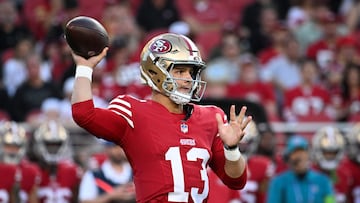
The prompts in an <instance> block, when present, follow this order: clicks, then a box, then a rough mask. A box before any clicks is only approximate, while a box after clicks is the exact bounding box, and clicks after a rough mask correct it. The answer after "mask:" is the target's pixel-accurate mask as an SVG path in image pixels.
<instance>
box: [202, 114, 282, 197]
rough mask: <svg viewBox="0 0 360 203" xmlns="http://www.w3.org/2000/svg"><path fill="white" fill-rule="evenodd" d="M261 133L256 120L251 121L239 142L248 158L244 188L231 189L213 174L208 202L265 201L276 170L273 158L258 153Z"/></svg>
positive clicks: (241, 149)
mask: <svg viewBox="0 0 360 203" xmlns="http://www.w3.org/2000/svg"><path fill="white" fill-rule="evenodd" d="M259 141H260V134H259V131H258V129H257V125H256V124H255V122H253V121H251V122H250V123H249V124H248V126H247V127H246V128H245V136H244V138H243V139H242V140H241V141H240V143H239V148H240V151H241V153H242V154H243V155H244V156H245V157H246V158H247V163H248V170H249V173H248V180H247V183H246V185H245V187H244V189H242V190H240V191H234V190H230V189H228V188H226V187H224V184H223V183H222V182H221V181H220V180H219V178H217V177H216V176H215V175H211V176H210V177H211V179H210V194H209V201H208V203H218V202H224V203H226V202H231V203H235V202H240V203H263V202H265V199H266V198H265V197H266V191H267V185H268V182H269V180H270V178H271V177H272V176H273V174H274V172H275V168H274V164H273V163H272V161H271V159H270V158H268V157H266V156H262V155H257V154H255V152H256V151H257V148H258V145H259Z"/></svg>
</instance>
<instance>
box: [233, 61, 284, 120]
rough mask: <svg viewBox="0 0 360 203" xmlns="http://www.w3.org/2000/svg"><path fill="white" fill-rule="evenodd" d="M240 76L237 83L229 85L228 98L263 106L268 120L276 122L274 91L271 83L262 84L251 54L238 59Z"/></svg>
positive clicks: (256, 64)
mask: <svg viewBox="0 0 360 203" xmlns="http://www.w3.org/2000/svg"><path fill="white" fill-rule="evenodd" d="M238 66H240V68H239V69H241V74H240V77H239V80H238V82H237V83H233V84H229V85H228V88H227V95H226V96H227V97H228V98H239V99H245V100H248V101H251V102H255V103H258V104H262V105H264V108H265V109H266V113H267V115H268V117H269V119H270V120H278V117H279V116H278V111H277V106H276V98H275V91H274V88H273V86H272V84H271V83H269V82H267V83H266V82H262V81H260V78H259V64H258V62H257V60H256V58H255V57H254V56H252V55H251V54H244V55H243V56H241V57H240V62H239V65H238Z"/></svg>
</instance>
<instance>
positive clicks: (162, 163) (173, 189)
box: [72, 96, 246, 203]
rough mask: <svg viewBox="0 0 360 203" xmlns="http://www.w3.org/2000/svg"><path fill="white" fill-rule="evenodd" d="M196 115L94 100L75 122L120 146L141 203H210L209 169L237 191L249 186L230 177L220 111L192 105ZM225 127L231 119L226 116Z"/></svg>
mask: <svg viewBox="0 0 360 203" xmlns="http://www.w3.org/2000/svg"><path fill="white" fill-rule="evenodd" d="M193 107H194V108H193V111H192V115H191V117H190V118H189V119H187V120H184V117H185V115H184V114H174V113H171V112H169V111H168V110H167V109H166V108H165V107H164V106H163V105H161V104H159V103H157V102H154V101H151V100H138V99H136V98H133V97H130V96H118V97H117V98H115V99H114V100H112V101H111V103H110V105H109V108H108V109H99V108H94V105H93V102H92V101H91V100H88V101H84V102H79V103H76V104H74V105H73V106H72V110H73V116H74V120H75V121H76V122H77V123H78V124H79V125H80V126H82V127H83V128H85V129H86V130H88V131H89V132H90V133H92V134H93V135H96V136H98V137H101V138H103V139H106V140H109V141H113V142H115V143H117V144H119V145H120V146H121V147H122V148H123V149H124V151H125V153H126V155H127V158H128V160H129V162H130V164H131V166H132V167H133V172H134V183H135V186H136V196H137V202H147V203H148V202H206V199H207V196H208V192H209V179H208V175H207V166H210V167H211V168H212V169H213V170H214V171H215V172H216V173H217V175H218V176H219V177H221V178H222V179H223V181H224V182H225V183H226V184H228V185H229V187H231V188H233V189H240V188H242V187H243V186H244V184H245V182H246V170H245V172H244V173H243V175H242V176H241V177H239V178H236V179H233V178H230V177H229V176H227V175H226V174H225V171H224V164H225V157H224V149H223V143H222V141H221V139H220V137H218V136H217V134H218V125H217V121H216V119H215V114H216V113H220V114H222V115H224V112H223V111H222V110H221V109H220V108H218V107H215V106H207V107H204V106H199V105H193ZM224 122H226V118H225V116H224Z"/></svg>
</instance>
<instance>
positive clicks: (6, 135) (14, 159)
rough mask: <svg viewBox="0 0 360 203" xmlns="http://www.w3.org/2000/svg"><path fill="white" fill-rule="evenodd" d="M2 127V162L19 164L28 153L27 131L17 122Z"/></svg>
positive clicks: (0, 146) (0, 153)
mask: <svg viewBox="0 0 360 203" xmlns="http://www.w3.org/2000/svg"><path fill="white" fill-rule="evenodd" d="M0 126H1V127H0V155H1V160H2V161H3V162H4V163H7V164H19V163H20V161H21V159H22V158H23V157H24V155H25V152H26V141H27V137H26V130H25V129H24V128H23V127H22V126H20V125H18V124H17V123H15V122H3V123H1V124H0Z"/></svg>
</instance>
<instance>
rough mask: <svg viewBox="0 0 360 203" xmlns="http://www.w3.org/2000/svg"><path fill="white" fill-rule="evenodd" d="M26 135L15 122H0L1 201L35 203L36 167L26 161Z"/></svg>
mask: <svg viewBox="0 0 360 203" xmlns="http://www.w3.org/2000/svg"><path fill="white" fill-rule="evenodd" d="M27 142H28V138H27V132H26V130H25V128H24V127H23V126H21V125H20V124H18V123H15V122H10V121H7V122H2V123H0V173H1V174H2V177H1V184H0V193H1V201H2V202H27V203H38V202H39V200H38V196H37V188H38V186H39V183H40V170H39V168H38V167H37V166H36V165H35V164H33V163H31V162H29V161H28V160H27V159H26V156H25V152H26V150H27Z"/></svg>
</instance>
